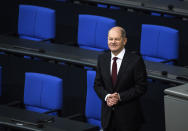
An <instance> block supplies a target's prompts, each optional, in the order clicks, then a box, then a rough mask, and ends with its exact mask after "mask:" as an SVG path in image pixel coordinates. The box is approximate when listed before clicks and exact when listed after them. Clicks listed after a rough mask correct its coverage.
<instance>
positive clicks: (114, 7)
mask: <svg viewBox="0 0 188 131" xmlns="http://www.w3.org/2000/svg"><path fill="white" fill-rule="evenodd" d="M97 7H100V8H108V7H109V9H114V10H120V9H121V8H120V7H118V6H114V5H110V6H108V5H105V4H97Z"/></svg>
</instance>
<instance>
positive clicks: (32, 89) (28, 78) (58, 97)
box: [24, 72, 63, 113]
mask: <svg viewBox="0 0 188 131" xmlns="http://www.w3.org/2000/svg"><path fill="white" fill-rule="evenodd" d="M62 84H63V81H62V79H60V78H58V77H55V76H51V75H47V74H41V73H32V72H26V73H25V89H24V104H25V107H26V109H28V110H31V111H35V112H40V113H43V112H46V111H50V110H53V109H60V110H61V109H62V104H63V86H62Z"/></svg>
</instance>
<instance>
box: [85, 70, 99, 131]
mask: <svg viewBox="0 0 188 131" xmlns="http://www.w3.org/2000/svg"><path fill="white" fill-rule="evenodd" d="M95 76H96V72H95V71H87V96H86V107H85V117H86V120H87V122H88V123H90V124H92V125H96V126H99V127H100V128H102V127H101V104H102V103H101V100H100V98H99V97H98V96H97V94H96V93H95V90H94V80H95Z"/></svg>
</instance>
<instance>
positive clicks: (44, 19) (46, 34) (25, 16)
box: [18, 5, 55, 41]
mask: <svg viewBox="0 0 188 131" xmlns="http://www.w3.org/2000/svg"><path fill="white" fill-rule="evenodd" d="M18 34H19V37H20V38H23V39H29V40H34V41H42V40H49V39H54V38H55V10H53V9H49V8H46V7H40V6H33V5H19V18H18Z"/></svg>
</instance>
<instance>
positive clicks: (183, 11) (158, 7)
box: [79, 0, 188, 17]
mask: <svg viewBox="0 0 188 131" xmlns="http://www.w3.org/2000/svg"><path fill="white" fill-rule="evenodd" d="M79 1H81V2H94V3H102V4H109V5H116V6H120V7H126V8H131V9H137V10H144V11H154V12H159V13H166V14H172V15H178V16H183V17H188V8H187V7H188V1H178V0H79Z"/></svg>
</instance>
